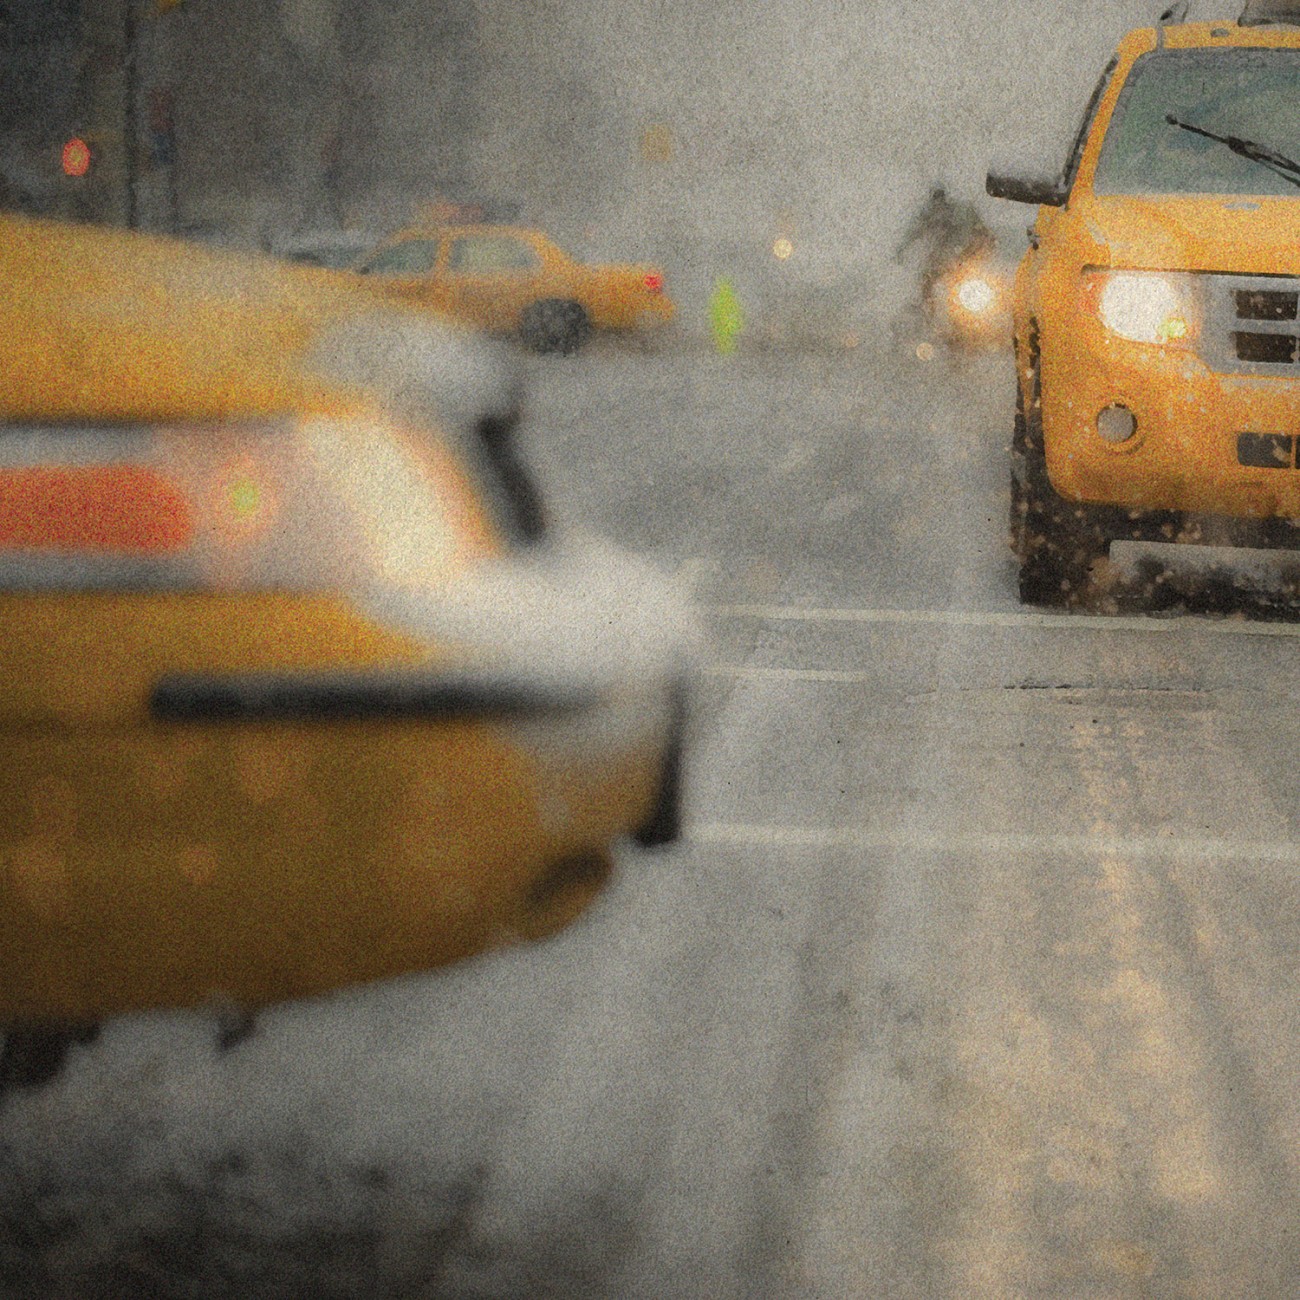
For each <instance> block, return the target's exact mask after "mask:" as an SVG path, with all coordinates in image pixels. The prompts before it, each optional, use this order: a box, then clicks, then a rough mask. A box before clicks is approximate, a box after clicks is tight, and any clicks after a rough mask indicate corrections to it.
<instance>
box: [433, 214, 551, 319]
mask: <svg viewBox="0 0 1300 1300" xmlns="http://www.w3.org/2000/svg"><path fill="white" fill-rule="evenodd" d="M446 238H447V250H446V258H445V261H444V263H443V265H442V267H440V268H439V272H438V277H439V279H440V280H441V282H442V284H443V286H444V289H445V293H446V298H447V302H448V304H449V307H450V310H451V311H452V312H453V313H454V314H455V315H457V316H460V317H461V318H463V319H465V320H468V321H471V322H473V323H474V324H476V325H479V326H481V327H482V328H484V329H490V330H513V329H515V328H517V327H518V325H519V319H520V316H521V315H522V314H523V312H524V309H525V308H526V307H527V306H528V305H529V304H530V303H533V302H536V301H537V300H538V299H539V298H542V297H546V296H548V295H549V294H550V293H551V292H552V290H551V286H550V281H551V278H552V277H550V276H549V275H548V274H547V267H546V263H545V262H544V260H543V258H542V256H541V254H540V252H539V250H538V248H537V247H536V246H535V245H534V244H533V242H532V241H531V240H529V239H526V238H525V237H523V236H522V235H520V234H518V233H514V232H510V231H497V230H482V229H480V230H475V229H463V228H462V229H459V230H452V231H448V232H447V237H446Z"/></svg>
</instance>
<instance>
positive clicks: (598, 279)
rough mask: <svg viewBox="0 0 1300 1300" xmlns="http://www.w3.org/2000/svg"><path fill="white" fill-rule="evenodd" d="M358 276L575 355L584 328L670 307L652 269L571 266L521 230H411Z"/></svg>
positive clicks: (632, 320) (639, 319)
mask: <svg viewBox="0 0 1300 1300" xmlns="http://www.w3.org/2000/svg"><path fill="white" fill-rule="evenodd" d="M357 270H358V271H359V272H360V273H361V274H362V275H366V276H370V277H372V278H373V279H374V280H376V281H378V282H379V284H380V285H381V288H382V290H383V292H384V293H385V294H388V295H391V296H393V297H396V298H400V299H403V300H405V301H408V302H413V303H419V304H420V305H421V306H424V307H429V308H432V309H434V310H435V311H438V312H442V313H445V314H446V315H449V316H454V317H456V318H457V319H459V320H463V321H465V322H467V323H469V324H471V325H474V326H477V327H478V328H480V329H484V330H490V331H493V332H495V333H500V334H517V335H518V336H519V337H520V338H521V339H522V340H523V342H524V343H525V344H526V345H527V346H528V347H530V348H532V349H533V350H534V351H536V352H562V353H571V352H576V351H577V350H578V349H579V348H580V347H581V346H582V345H583V344H584V343H585V342H586V340H587V338H588V336H589V335H590V333H591V331H592V330H593V329H598V330H641V329H646V328H650V327H654V326H658V325H664V324H666V323H667V322H668V321H670V320H671V319H672V317H673V311H674V307H673V302H672V299H671V298H669V297H668V295H667V293H666V292H665V291H664V277H663V272H662V271H660V270H659V269H658V268H657V267H653V266H633V265H627V266H623V265H594V266H593V265H588V264H587V263H584V262H578V261H575V260H574V259H573V258H571V257H570V256H569V255H568V254H567V253H565V252H564V251H563V250H562V249H560V248H558V247H556V245H555V244H554V243H553V242H552V241H551V240H549V239H548V238H547V237H546V236H545V235H544V234H542V233H541V231H538V230H530V229H528V228H526V227H523V226H503V225H487V224H482V223H479V224H459V225H448V224H444V223H441V222H437V221H430V222H428V223H426V224H422V225H416V226H411V227H408V228H407V229H405V230H403V231H400V232H399V233H398V234H396V235H394V236H392V237H391V238H390V239H388V240H386V241H385V242H384V243H382V244H381V245H380V246H379V247H378V248H377V249H375V251H374V252H373V253H372V254H371V255H370V256H369V257H368V258H365V259H363V260H362V261H361V263H360V264H359V265H358V267H357Z"/></svg>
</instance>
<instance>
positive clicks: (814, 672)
mask: <svg viewBox="0 0 1300 1300" xmlns="http://www.w3.org/2000/svg"><path fill="white" fill-rule="evenodd" d="M700 672H701V673H703V675H704V676H705V677H741V678H746V679H748V680H750V681H777V682H875V681H879V680H880V672H879V670H877V671H876V672H858V671H854V670H853V669H848V668H764V667H760V666H758V665H753V664H704V665H703V666H702V667H701V668H700Z"/></svg>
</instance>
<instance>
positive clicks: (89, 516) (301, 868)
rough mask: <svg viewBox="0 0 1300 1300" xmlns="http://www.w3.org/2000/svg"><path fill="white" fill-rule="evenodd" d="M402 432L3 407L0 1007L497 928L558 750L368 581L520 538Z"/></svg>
mask: <svg viewBox="0 0 1300 1300" xmlns="http://www.w3.org/2000/svg"><path fill="white" fill-rule="evenodd" d="M397 432H398V431H392V433H391V435H390V433H388V432H386V426H385V425H384V424H383V423H381V422H379V421H375V422H366V421H358V422H349V421H340V420H334V419H328V418H321V417H311V418H308V419H296V418H287V419H286V418H276V419H269V420H263V419H258V420H253V421H234V422H229V421H226V422H222V421H218V422H205V423H201V424H196V425H192V426H176V425H170V424H168V425H153V426H143V425H116V426H111V425H110V426H107V427H99V426H75V425H38V426H24V425H14V424H9V425H7V426H0V751H2V752H3V755H4V767H3V775H2V776H0V1023H21V1022H22V1021H24V1020H45V1021H48V1020H51V1019H54V1020H66V1021H76V1020H79V1019H83V1018H86V1017H93V1016H97V1015H101V1014H111V1013H113V1012H117V1011H123V1010H131V1009H136V1008H140V1007H148V1006H156V1005H192V1004H194V1003H199V1002H203V1001H207V1000H211V999H229V1000H231V1001H233V1002H237V1003H241V1004H246V1005H249V1004H251V1005H256V1004H259V1003H262V1002H266V1001H273V1000H278V999H281V998H286V997H293V996H300V995H304V994H308V993H311V992H318V991H322V990H325V989H329V988H333V987H337V986H338V985H340V984H345V983H351V982H354V981H357V980H363V979H371V978H376V977H380V976H383V975H385V974H392V973H396V972H399V971H403V970H409V969H417V968H420V967H423V966H427V965H433V964H436V963H437V962H439V961H443V960H449V959H453V958H454V957H456V956H459V955H464V954H465V953H466V952H469V951H474V950H476V949H477V948H480V947H482V946H484V944H485V943H486V942H487V941H488V937H489V934H490V932H491V931H492V928H493V927H494V926H496V925H498V924H500V915H499V914H500V913H501V911H502V908H503V907H504V906H505V905H506V903H507V902H509V900H510V898H511V890H512V889H513V892H514V893H516V894H518V893H520V892H521V891H522V889H523V885H520V884H517V883H516V877H519V876H521V875H524V874H525V873H526V872H528V871H530V870H535V869H536V867H537V863H536V861H535V860H534V859H535V858H536V856H537V855H538V854H540V853H541V851H542V850H541V846H540V837H539V832H538V825H539V822H538V813H537V810H536V807H535V806H534V804H533V802H531V795H532V791H533V789H534V783H533V779H532V775H531V773H532V761H531V760H530V759H529V757H528V756H527V755H525V754H524V753H523V752H522V751H521V750H520V749H519V748H517V747H516V746H514V745H513V744H512V743H509V742H508V741H507V740H506V739H505V738H504V737H503V735H502V734H501V733H500V732H499V730H498V729H497V728H494V727H492V726H490V725H485V722H484V719H483V716H482V715H483V711H484V709H485V708H486V707H487V706H485V705H483V703H482V700H481V698H480V697H482V695H483V691H482V690H481V689H479V690H477V691H476V690H475V689H474V685H473V681H472V679H471V681H470V683H469V685H468V686H467V685H466V681H465V676H464V674H465V673H466V672H467V671H472V669H473V667H474V665H473V664H466V665H464V666H462V665H461V664H460V661H459V660H458V659H457V657H456V654H455V653H454V652H453V651H451V650H450V649H448V648H445V647H442V646H440V645H439V644H437V643H433V642H431V641H429V640H427V639H424V638H422V637H418V636H415V635H413V634H411V633H410V632H408V631H404V630H402V628H401V627H400V626H397V625H395V624H394V623H393V622H392V621H391V620H390V619H388V618H387V617H385V616H384V615H383V614H382V613H380V612H378V610H377V608H376V607H375V606H374V605H373V603H372V602H371V600H370V599H369V598H368V597H367V594H366V593H368V592H382V591H385V590H397V589H402V588H403V587H404V586H405V585H406V584H410V583H415V584H416V585H417V586H416V589H418V590H423V585H424V584H427V583H437V582H439V581H449V580H450V579H451V577H452V576H453V575H455V574H457V573H459V572H462V571H463V570H464V568H465V566H466V565H468V564H471V563H473V561H474V558H475V556H477V555H479V554H485V553H489V552H490V551H491V549H492V547H493V545H494V543H492V541H491V539H490V537H489V535H488V534H487V533H486V532H485V531H484V530H485V528H486V524H485V523H484V520H483V518H482V517H481V515H480V514H479V513H478V512H477V511H476V510H475V507H474V506H473V503H472V501H470V500H469V499H468V498H467V495H466V490H465V485H464V479H463V476H462V475H461V474H460V473H459V471H458V470H457V468H456V466H455V464H454V463H452V462H451V461H450V460H448V459H447V457H446V456H442V455H441V454H440V453H437V455H436V458H435V459H430V458H431V457H435V453H436V449H435V448H433V447H431V446H426V445H425V443H426V442H427V440H421V439H417V438H414V437H411V438H406V439H404V440H403V439H400V438H398V437H397V436H396V434H397ZM484 548H486V550H485V549H484ZM440 575H445V578H443V577H440ZM449 674H450V676H449ZM493 707H496V705H493Z"/></svg>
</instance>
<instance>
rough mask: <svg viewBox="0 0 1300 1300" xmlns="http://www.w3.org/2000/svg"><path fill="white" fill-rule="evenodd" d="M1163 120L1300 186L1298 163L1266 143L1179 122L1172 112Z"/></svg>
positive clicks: (1299, 165)
mask: <svg viewBox="0 0 1300 1300" xmlns="http://www.w3.org/2000/svg"><path fill="white" fill-rule="evenodd" d="M1165 121H1166V122H1168V123H1169V125H1170V126H1177V127H1181V128H1182V129H1183V130H1184V131H1190V132H1191V133H1192V134H1193V135H1203V136H1204V137H1205V138H1206V139H1207V140H1216V141H1217V142H1218V143H1219V144H1226V145H1227V146H1228V148H1229V149H1231V150H1232V152H1233V153H1235V154H1239V155H1240V156H1241V157H1243V158H1249V159H1250V161H1251V162H1253V163H1259V165H1260V166H1261V167H1267V168H1268V169H1269V171H1271V172H1273V173H1274V174H1276V175H1278V176H1281V177H1282V179H1283V180H1287V181H1290V182H1291V184H1292V185H1295V186H1297V187H1300V163H1298V162H1296V161H1295V160H1294V159H1292V158H1288V157H1287V156H1286V154H1284V153H1278V151H1277V150H1276V149H1270V148H1269V147H1268V145H1266V144H1259V143H1257V142H1256V141H1254V140H1243V139H1242V138H1241V136H1239V135H1217V134H1215V132H1213V131H1207V130H1206V129H1205V128H1204V127H1202V126H1193V125H1192V124H1191V123H1190V122H1181V121H1179V119H1178V118H1176V117H1175V116H1174V115H1173V114H1172V113H1166V114H1165Z"/></svg>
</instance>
